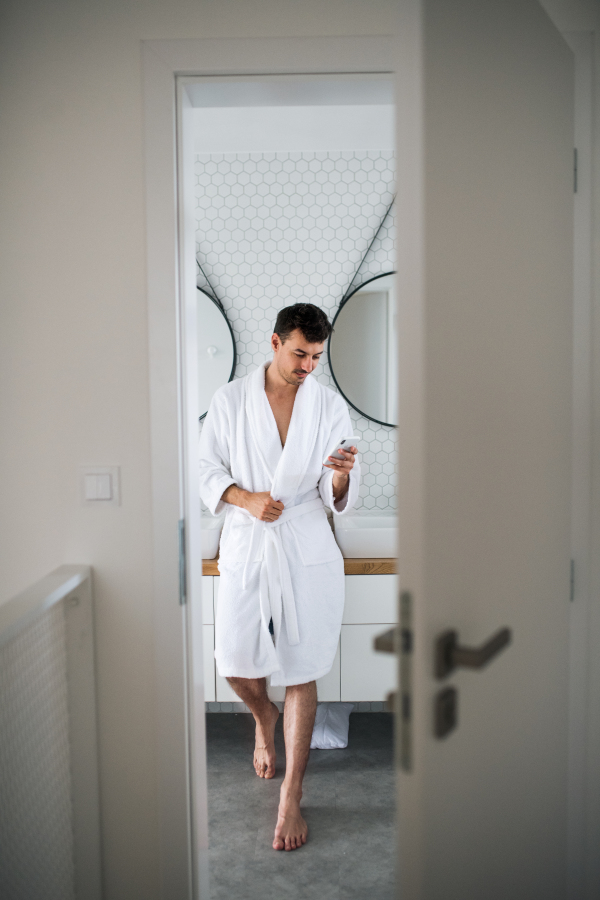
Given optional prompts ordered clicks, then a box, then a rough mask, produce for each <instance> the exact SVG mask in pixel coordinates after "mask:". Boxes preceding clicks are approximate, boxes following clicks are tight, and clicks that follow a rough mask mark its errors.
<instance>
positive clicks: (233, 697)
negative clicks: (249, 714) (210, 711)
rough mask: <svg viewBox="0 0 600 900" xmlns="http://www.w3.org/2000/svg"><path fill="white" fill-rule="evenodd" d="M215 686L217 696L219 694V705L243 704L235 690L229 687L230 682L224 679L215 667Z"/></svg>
mask: <svg viewBox="0 0 600 900" xmlns="http://www.w3.org/2000/svg"><path fill="white" fill-rule="evenodd" d="M215 686H216V694H217V703H241V702H242V701H241V700H240V698H239V697H238V695H237V694H236V692H235V691H234V690H233V688H231V687H229V682H228V681H227V679H226V678H222V677H221V676H220V675H219V673H218V671H217V669H216V666H215Z"/></svg>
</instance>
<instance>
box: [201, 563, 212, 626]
mask: <svg viewBox="0 0 600 900" xmlns="http://www.w3.org/2000/svg"><path fill="white" fill-rule="evenodd" d="M213 580H214V579H213V576H212V575H203V576H202V623H203V625H214V624H215V616H214V610H213Z"/></svg>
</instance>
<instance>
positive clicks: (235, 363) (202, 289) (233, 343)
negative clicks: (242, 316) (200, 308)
mask: <svg viewBox="0 0 600 900" xmlns="http://www.w3.org/2000/svg"><path fill="white" fill-rule="evenodd" d="M196 289H197V290H199V291H200V293H201V294H204V296H205V297H208V299H209V300H210V301H212V303H214V304H215V306H216V307H217V309H218V310H219V312H220V313H221V315H222V316H223V318H224V319H225V321H226V322H227V327H228V328H229V333H230V335H231V343H232V345H233V364H232V366H231V372H230V373H229V378H228V379H227V384H229V382H230V381H233V376H234V375H235V367H236V366H237V348H236V345H235V335H234V333H233V328H232V327H231V322H230V321H229V319H228V318H227V313H226V312H225V308H224V306H223V304H222V303H221V302H220V300H217V299H216V298H215V297H213V296H212V294H209V293H208V291H205V290H204V288H201V287H198V285H196ZM207 412H208V410H206V412H205V413H202V415H201V416H199V417H198V421H199V422H201V421H202V419H204V418H205V417H206V413H207Z"/></svg>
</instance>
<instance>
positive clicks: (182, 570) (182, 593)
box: [178, 519, 186, 606]
mask: <svg viewBox="0 0 600 900" xmlns="http://www.w3.org/2000/svg"><path fill="white" fill-rule="evenodd" d="M178 526H179V604H180V606H185V603H186V590H185V584H186V565H185V519H180V520H179V523H178Z"/></svg>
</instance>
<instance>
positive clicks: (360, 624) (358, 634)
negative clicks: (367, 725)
mask: <svg viewBox="0 0 600 900" xmlns="http://www.w3.org/2000/svg"><path fill="white" fill-rule="evenodd" d="M396 595H397V588H396V576H395V575H346V604H345V607H344V618H343V620H342V634H341V637H340V644H341V646H340V657H341V677H340V684H341V696H340V699H341V700H343V701H354V702H363V701H371V702H372V701H381V700H385V699H386V697H387V695H388V694H389V693H390V691H393V690H395V689H396V665H397V662H396V657H395V656H393V655H392V654H388V653H377V652H376V651H375V650H374V649H373V641H374V639H375V637H376V636H377V635H378V634H381V633H382V632H383V631H387V630H388V629H389V628H391V627H392V626H393V625H394V624H395V623H396V619H397V611H396V602H397V601H396Z"/></svg>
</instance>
